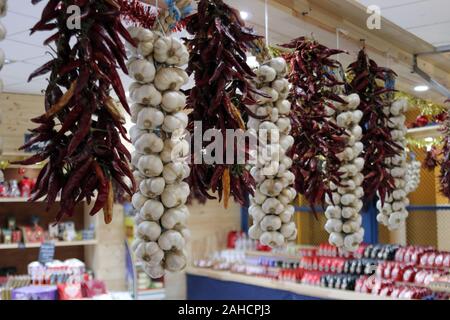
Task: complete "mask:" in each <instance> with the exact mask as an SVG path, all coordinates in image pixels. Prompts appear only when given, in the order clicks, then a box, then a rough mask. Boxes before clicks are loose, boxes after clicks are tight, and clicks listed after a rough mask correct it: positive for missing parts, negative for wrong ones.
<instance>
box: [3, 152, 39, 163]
mask: <svg viewBox="0 0 450 320" xmlns="http://www.w3.org/2000/svg"><path fill="white" fill-rule="evenodd" d="M32 155H34V153H31V152H21V151H4V152H3V153H2V154H0V160H3V161H9V162H13V161H19V160H23V159H26V158H29V157H31V156H32Z"/></svg>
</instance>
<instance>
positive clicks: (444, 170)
mask: <svg viewBox="0 0 450 320" xmlns="http://www.w3.org/2000/svg"><path fill="white" fill-rule="evenodd" d="M446 102H447V103H450V99H449V100H447V101H446ZM442 133H443V135H444V139H443V145H444V146H443V148H442V155H443V159H442V160H441V163H440V164H441V175H440V182H441V192H442V194H443V195H444V196H446V197H447V198H449V199H450V114H449V113H447V116H446V119H445V120H444V122H443V123H442Z"/></svg>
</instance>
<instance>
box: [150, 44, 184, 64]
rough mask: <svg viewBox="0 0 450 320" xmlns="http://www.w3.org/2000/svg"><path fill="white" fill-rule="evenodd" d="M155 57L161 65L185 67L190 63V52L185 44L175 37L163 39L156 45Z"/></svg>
mask: <svg viewBox="0 0 450 320" xmlns="http://www.w3.org/2000/svg"><path fill="white" fill-rule="evenodd" d="M154 57H155V60H156V61H158V62H159V63H166V64H169V65H174V66H179V67H181V66H183V65H185V64H187V63H188V62H189V52H188V50H187V49H186V47H185V46H184V45H183V43H182V42H181V41H180V40H178V39H176V38H173V37H161V38H159V39H158V41H156V42H155V45H154Z"/></svg>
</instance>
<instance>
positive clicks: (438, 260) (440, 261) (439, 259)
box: [434, 253, 444, 268]
mask: <svg viewBox="0 0 450 320" xmlns="http://www.w3.org/2000/svg"><path fill="white" fill-rule="evenodd" d="M443 264H444V255H443V254H442V253H439V254H438V255H437V256H436V259H434V265H435V266H436V267H437V268H441V267H442V266H443Z"/></svg>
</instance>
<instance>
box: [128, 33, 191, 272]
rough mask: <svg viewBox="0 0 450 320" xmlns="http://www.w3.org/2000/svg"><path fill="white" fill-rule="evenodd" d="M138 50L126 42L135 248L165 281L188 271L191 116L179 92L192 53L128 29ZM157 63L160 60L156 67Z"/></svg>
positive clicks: (179, 44) (167, 40)
mask: <svg viewBox="0 0 450 320" xmlns="http://www.w3.org/2000/svg"><path fill="white" fill-rule="evenodd" d="M129 32H130V35H131V37H132V38H133V39H134V40H135V41H136V43H137V45H138V47H137V48H133V47H132V46H131V45H130V44H127V46H128V48H129V51H130V52H131V53H132V55H133V56H132V57H131V58H130V60H129V62H128V66H129V71H130V72H129V74H130V76H131V77H132V78H133V79H134V80H135V81H137V82H135V83H133V84H132V85H131V86H130V98H131V99H132V100H133V101H134V102H135V104H133V105H132V107H131V113H132V115H131V120H132V122H134V123H135V124H136V125H134V126H133V127H132V128H131V129H130V136H131V141H132V143H133V145H134V147H135V149H136V151H135V152H133V154H132V165H133V167H134V170H135V171H134V172H133V175H134V177H135V178H136V180H137V181H138V183H139V192H138V193H136V194H135V195H134V196H133V198H132V204H133V207H134V209H135V210H136V211H138V212H139V214H137V216H136V218H135V221H136V224H137V231H136V237H137V239H138V241H137V242H136V244H135V245H134V246H133V251H134V253H135V255H136V257H137V258H138V259H139V260H141V261H142V262H143V264H144V271H145V272H146V273H147V274H148V275H149V276H150V277H152V278H161V277H163V276H164V274H165V272H166V270H168V271H172V272H177V271H181V270H182V269H183V268H185V267H186V264H187V258H186V253H185V245H186V241H187V240H188V238H189V235H190V233H189V230H188V229H187V227H186V223H187V218H188V215H189V211H188V209H187V207H186V206H185V204H186V201H187V198H188V196H189V193H190V188H189V185H188V184H187V183H185V182H184V181H183V180H184V179H186V178H187V177H188V176H189V172H190V167H189V165H188V163H187V162H186V161H187V157H188V156H189V152H190V145H189V142H188V141H186V139H185V137H184V129H185V128H186V126H187V123H188V116H187V114H186V113H185V112H183V109H184V108H185V106H186V96H185V95H184V94H183V93H182V92H181V91H180V88H181V87H182V86H183V85H184V84H186V83H187V80H188V75H187V73H186V72H185V71H184V70H182V69H181V68H179V67H181V66H183V65H184V64H186V63H187V61H188V59H189V53H188V51H187V49H186V47H185V46H184V45H183V44H182V42H181V41H180V40H178V39H176V38H173V37H165V36H162V35H160V34H159V33H156V32H152V31H150V30H146V29H143V28H140V27H130V28H129ZM155 61H156V62H158V63H157V64H155Z"/></svg>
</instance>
